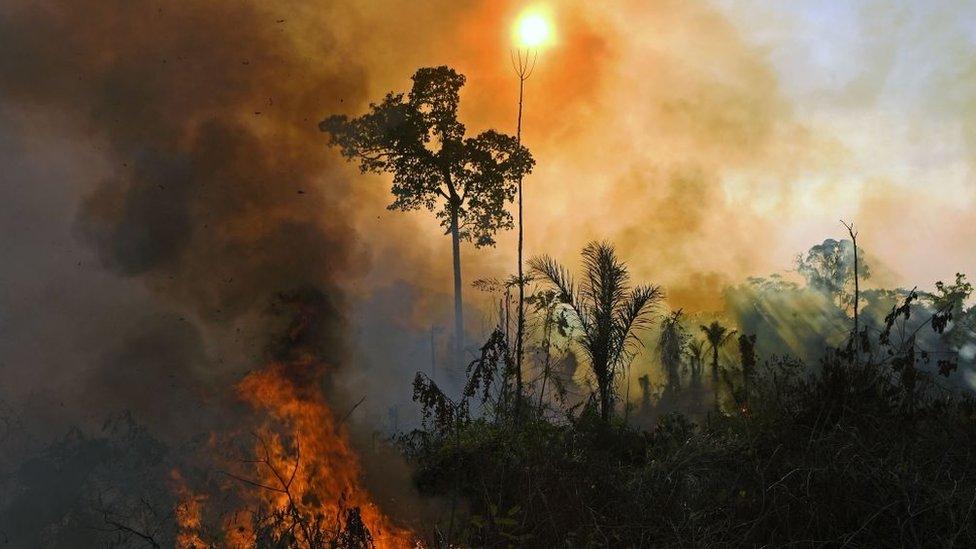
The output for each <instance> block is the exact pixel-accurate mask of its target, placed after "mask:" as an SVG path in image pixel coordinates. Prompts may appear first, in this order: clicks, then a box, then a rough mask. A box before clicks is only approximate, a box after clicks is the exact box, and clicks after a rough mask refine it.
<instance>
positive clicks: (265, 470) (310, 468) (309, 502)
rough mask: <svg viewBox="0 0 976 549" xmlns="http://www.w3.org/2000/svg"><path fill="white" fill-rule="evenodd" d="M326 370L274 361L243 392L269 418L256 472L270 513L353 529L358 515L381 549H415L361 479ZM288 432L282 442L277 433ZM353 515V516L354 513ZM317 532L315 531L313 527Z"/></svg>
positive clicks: (259, 441) (246, 381)
mask: <svg viewBox="0 0 976 549" xmlns="http://www.w3.org/2000/svg"><path fill="white" fill-rule="evenodd" d="M322 369H323V365H322V364H320V363H317V362H315V361H314V359H311V358H306V359H302V360H299V361H298V362H291V363H281V362H275V363H271V364H269V365H268V366H266V367H265V368H263V369H262V370H259V371H255V372H252V373H251V374H249V375H248V376H247V377H245V378H244V380H242V381H241V382H240V383H239V384H238V386H237V392H238V395H239V396H240V397H241V398H242V399H243V400H245V401H246V402H248V403H249V404H251V405H252V406H253V407H254V408H255V409H257V410H261V411H264V412H265V413H267V414H268V416H269V419H270V421H269V424H268V425H265V426H264V427H262V428H261V429H259V431H258V432H257V436H256V439H257V441H256V442H255V447H254V454H255V456H256V460H257V461H258V462H259V463H258V465H261V467H258V468H257V469H256V471H255V472H256V473H259V474H262V476H261V477H260V480H259V481H258V482H259V483H260V484H261V485H263V486H266V487H268V488H271V489H268V488H265V489H264V496H265V498H266V502H267V503H268V504H270V505H271V507H272V508H276V509H279V510H280V509H284V510H286V512H295V513H297V514H298V515H301V516H304V517H311V518H313V520H321V521H323V524H325V525H326V526H325V527H326V528H327V529H330V530H333V531H334V530H335V529H336V528H338V527H346V528H349V527H350V524H349V522H350V521H355V520H356V517H355V514H354V512H353V510H354V509H358V510H359V517H361V519H362V523H363V524H364V525H365V526H366V528H367V529H368V531H369V533H370V535H371V536H372V540H373V542H374V543H375V545H376V547H410V546H412V543H411V541H410V532H409V531H407V530H405V529H403V528H400V527H398V526H396V525H395V524H394V523H393V522H392V521H391V520H390V519H389V518H387V517H386V516H385V515H383V513H382V512H381V511H380V509H379V507H378V506H377V505H376V504H375V502H373V500H372V498H371V497H370V495H369V494H368V493H367V491H366V490H365V489H364V488H363V486H362V483H361V480H360V474H361V469H360V464H359V459H358V457H357V456H356V454H355V452H354V451H353V449H352V448H351V446H350V444H349V439H348V437H347V435H346V433H345V431H344V430H343V429H342V426H341V425H338V424H337V422H336V418H335V416H334V415H333V413H332V410H331V409H330V408H329V406H328V405H327V404H326V402H325V399H324V397H323V395H322V392H321V390H320V388H319V385H318V383H316V382H315V380H316V379H317V378H318V377H319V374H320V373H321V371H322ZM273 423H277V424H280V425H284V426H286V428H287V429H288V433H287V436H288V437H289V438H291V439H292V441H291V442H290V443H289V441H286V440H283V437H282V436H281V435H280V434H278V432H277V431H275V430H274V429H273V427H272V424H273ZM350 513H353V514H350ZM308 527H309V528H311V525H309V526H308Z"/></svg>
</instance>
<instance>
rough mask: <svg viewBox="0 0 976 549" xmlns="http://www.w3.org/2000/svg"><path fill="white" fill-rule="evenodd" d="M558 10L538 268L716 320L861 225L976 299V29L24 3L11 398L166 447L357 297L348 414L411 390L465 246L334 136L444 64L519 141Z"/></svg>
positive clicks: (539, 138) (964, 16)
mask: <svg viewBox="0 0 976 549" xmlns="http://www.w3.org/2000/svg"><path fill="white" fill-rule="evenodd" d="M538 6H542V7H543V8H545V10H546V11H547V12H548V13H549V14H550V15H551V17H552V22H553V25H554V29H555V36H556V40H555V42H554V43H553V44H552V45H551V46H550V47H548V48H546V49H544V50H542V51H540V53H539V58H538V65H537V68H536V71H535V72H534V73H533V75H532V77H531V78H530V80H529V81H528V82H527V83H526V88H525V93H526V96H525V118H524V125H523V142H524V143H525V144H526V145H527V146H528V147H529V148H530V150H531V151H532V152H533V154H534V156H535V159H536V161H537V165H536V168H535V171H534V173H533V174H532V175H531V176H529V177H528V178H527V179H526V181H525V200H526V227H525V228H526V255H528V256H532V255H536V254H541V253H548V254H552V255H553V256H555V257H556V258H557V259H559V260H560V261H563V262H566V263H567V264H570V265H575V264H576V263H577V262H578V253H579V250H580V249H581V248H582V247H583V246H584V245H585V244H586V243H587V242H588V241H590V240H604V239H605V240H609V241H611V242H613V243H614V244H615V245H616V246H617V248H618V251H619V252H620V255H621V256H622V258H623V259H625V260H626V261H628V262H629V264H630V265H631V267H632V272H633V275H634V278H635V280H636V281H640V282H652V283H657V284H661V285H663V286H664V288H665V290H666V292H667V295H668V305H669V306H671V307H673V308H678V307H684V308H685V309H686V310H688V311H697V312H707V313H711V312H720V311H721V310H722V309H723V307H724V303H723V301H722V290H723V288H725V287H726V286H729V285H734V284H738V283H740V282H741V281H743V280H744V279H745V278H746V277H748V276H761V275H767V274H769V273H773V272H780V271H784V270H788V269H790V268H791V266H792V261H793V258H794V257H795V255H796V254H798V253H800V252H802V251H804V250H806V249H807V248H809V247H810V246H812V245H814V244H816V243H819V242H821V241H822V240H824V239H825V238H839V237H842V236H844V229H843V227H842V226H841V224H840V220H841V219H844V220H847V221H854V222H855V223H856V224H857V226H858V228H859V230H860V240H859V241H860V244H861V246H862V247H863V248H865V249H866V250H867V252H868V254H869V259H870V260H871V262H872V264H873V272H874V273H875V275H874V277H873V279H872V281H871V283H872V284H877V285H885V286H895V285H900V286H908V287H911V286H915V285H918V286H919V287H920V288H930V287H931V286H932V285H933V284H934V282H935V281H936V280H939V279H943V280H945V279H950V278H951V277H952V276H953V274H954V273H955V272H957V271H961V272H966V273H970V274H972V273H976V254H973V253H972V250H973V242H974V240H976V187H974V184H976V181H974V165H976V126H974V124H976V118H974V114H976V112H974V106H976V62H974V60H976V5H973V3H972V2H966V1H962V0H959V1H956V2H950V1H931V2H908V1H904V2H869V1H862V2H840V1H835V2H826V1H816V2H815V1H793V2H759V1H751V0H740V1H731V0H714V1H713V2H705V1H701V2H689V1H683V0H654V1H637V0H632V1H631V0H626V1H619V2H613V3H607V2H590V1H583V0H566V1H561V2H557V1H549V2H546V1H543V2H515V1H487V0H486V1H480V2H478V1H473V2H456V1H453V0H440V1H434V2H425V3H416V2H399V1H396V2H394V1H389V2H387V1H376V2H359V3H344V4H328V5H323V4H322V3H321V2H310V1H306V0H288V1H282V2H275V3H260V2H250V3H241V2H237V1H236V0H234V1H226V2H213V3H208V4H200V3H197V2H192V1H177V2H172V3H168V4H166V5H157V4H155V3H153V2H149V1H141V0H140V1H121V0H117V1H113V2H84V1H78V2H58V1H53V0H48V1H44V2H26V1H24V2H21V1H14V2H5V3H3V5H2V6H0V121H2V123H0V223H2V227H3V234H2V235H0V250H2V257H3V258H4V260H3V261H0V281H2V285H0V387H2V388H4V390H6V391H7V392H8V393H9V392H11V391H13V392H16V393H18V394H17V395H16V398H18V399H30V398H37V399H40V400H39V402H47V399H53V401H54V402H55V404H56V406H55V407H53V408H52V407H50V406H39V408H42V409H46V410H48V412H47V413H49V414H50V415H57V414H58V410H59V409H60V406H65V407H66V408H67V409H70V410H72V414H74V415H75V416H78V415H83V416H85V417H90V418H91V419H92V421H95V420H96V419H97V417H98V416H99V414H101V413H103V411H104V408H103V407H98V406H92V402H91V400H92V397H91V395H93V394H94V395H99V397H98V398H99V399H100V398H102V397H103V396H104V397H105V398H108V396H109V395H111V396H112V398H114V399H116V401H113V402H111V403H109V404H105V407H111V406H114V405H122V406H131V407H136V408H139V407H142V408H144V409H145V410H147V412H146V413H147V415H148V416H151V417H156V416H158V414H155V415H154V413H155V412H158V410H165V409H172V406H171V405H170V403H168V402H167V401H159V402H157V401H154V400H153V399H148V398H146V396H147V395H151V394H153V391H154V389H155V388H156V387H158V386H164V385H163V384H175V383H177V381H180V383H181V384H179V387H176V386H175V385H174V386H173V387H174V389H173V390H174V392H178V393H180V394H185V393H193V394H196V393H195V391H197V390H198V388H197V387H195V386H194V383H193V382H192V380H203V381H202V382H205V383H213V384H219V383H221V382H226V379H225V377H224V376H227V377H231V378H233V376H235V375H239V374H240V373H241V372H243V371H246V370H247V369H248V368H250V367H252V366H253V364H254V361H256V360H259V358H258V357H259V356H260V353H261V346H262V341H263V339H262V333H263V332H264V330H265V328H266V326H265V324H264V323H263V322H262V321H260V320H259V319H260V318H262V315H263V314H264V311H265V310H266V309H267V304H268V302H269V301H270V300H271V299H272V298H273V296H275V295H276V294H277V293H278V292H280V291H282V290H285V289H287V287H290V286H294V285H302V284H313V285H317V286H322V287H324V288H326V289H327V290H328V291H329V292H330V293H331V294H334V295H337V296H341V299H340V301H341V302H342V309H343V310H345V311H346V319H345V320H344V322H347V323H348V325H345V326H344V327H343V329H344V330H346V332H347V333H348V334H349V336H350V337H349V340H350V347H352V351H351V353H352V355H353V358H350V359H349V362H353V363H356V365H357V366H358V367H356V368H345V369H344V370H343V371H344V372H347V376H348V377H349V379H348V380H347V383H348V386H349V387H355V388H356V389H355V390H356V391H357V394H356V395H355V396H356V397H358V396H359V393H358V391H359V390H360V389H362V390H364V391H366V392H370V391H373V392H381V391H383V390H384V387H385V385H384V384H385V383H386V382H387V380H388V378H387V376H377V375H375V373H376V372H385V373H389V374H390V375H395V377H396V380H397V383H401V382H403V383H408V382H409V379H410V377H412V375H413V372H414V371H415V370H416V369H418V367H419V366H420V365H422V364H426V363H427V362H428V361H429V355H428V354H427V353H428V349H426V347H425V346H424V340H423V339H419V336H418V334H423V333H427V331H428V330H429V329H430V327H431V326H432V325H433V326H435V327H436V326H437V325H442V326H444V325H447V324H448V322H449V318H450V316H449V315H450V307H451V299H450V298H451V296H450V291H451V270H450V265H451V263H450V240H449V239H448V238H446V237H445V236H444V235H443V232H442V230H441V229H440V228H439V227H438V225H437V223H436V222H434V220H433V219H432V216H431V215H430V214H428V213H427V212H411V213H405V214H404V213H399V212H391V211H387V210H386V209H385V207H386V205H387V204H388V203H389V202H390V201H391V197H390V195H389V179H388V178H387V177H384V176H378V175H368V176H364V175H362V174H360V173H359V171H358V170H357V169H356V167H355V166H353V165H350V164H348V163H346V162H344V161H343V160H342V159H341V158H340V157H339V155H338V153H337V152H336V151H335V150H332V149H329V148H328V147H327V143H326V138H325V136H323V135H322V134H321V133H320V132H318V130H317V129H316V126H317V123H318V122H319V121H320V120H322V119H323V118H325V117H326V116H329V115H331V114H336V113H339V114H349V115H357V114H361V113H362V112H364V111H365V110H366V109H367V108H368V104H369V102H370V101H378V100H379V99H381V98H382V97H383V95H384V94H385V93H387V92H389V91H406V90H407V89H408V87H409V84H410V80H409V79H410V76H411V74H412V73H413V72H414V70H416V69H417V68H419V67H423V66H434V65H441V64H448V65H450V66H452V67H454V68H455V69H457V70H458V71H459V72H461V73H463V74H465V75H466V76H467V84H466V86H465V88H464V90H463V91H462V111H461V116H462V119H463V121H464V122H465V123H466V124H467V127H468V130H469V132H471V133H474V132H478V131H481V130H483V129H486V128H496V129H498V130H500V131H503V132H509V133H514V130H515V115H516V99H517V89H518V88H517V81H516V79H515V76H514V75H513V73H512V70H511V66H510V65H509V52H510V48H511V42H510V35H511V33H510V29H511V26H512V24H513V22H514V21H515V19H516V17H517V16H518V14H519V13H520V12H521V11H522V10H524V9H527V8H533V7H538ZM514 244H515V243H514V233H513V232H508V233H505V234H502V235H500V236H499V239H498V246H497V247H495V248H491V249H475V248H473V247H472V246H470V245H465V246H464V247H463V250H462V259H463V269H464V273H463V274H464V279H465V283H466V286H465V288H466V289H465V297H466V303H467V306H468V308H469V309H468V312H467V314H468V325H469V326H471V327H472V330H474V331H476V332H477V331H480V330H484V329H487V328H488V327H489V325H490V320H489V316H490V314H491V313H490V311H493V310H494V309H493V308H492V306H491V299H490V298H489V297H488V296H486V295H483V294H481V293H479V292H478V291H477V290H475V289H473V288H471V287H470V286H468V283H470V282H471V281H473V280H475V279H477V278H483V277H491V276H495V277H502V276H505V275H507V274H509V273H511V272H513V271H514V270H515V253H514V250H515V245H514ZM477 335H478V334H472V337H474V338H476V337H477ZM120 364H125V365H126V366H127V367H126V368H125V369H122V370H120V369H119V365H120ZM173 365H178V366H179V368H177V369H176V370H175V373H174V370H173ZM119 371H124V372H127V373H126V374H125V375H124V376H121V377H119V376H117V375H116V373H117V372H119ZM174 379H175V380H177V381H174ZM188 379H189V380H191V382H188V381H186V380H188ZM79 384H81V386H82V387H84V388H85V390H81V391H79V390H78V387H79ZM120 387H130V388H132V390H121V389H120ZM96 388H97V390H96ZM40 394H47V395H48V396H47V397H43V398H42V397H38V396H37V395H40ZM51 395H53V396H51ZM120 395H121V396H120ZM0 396H5V398H12V397H11V395H9V394H7V395H0ZM408 396H409V395H407V396H405V397H404V398H407V397H408ZM350 398H353V397H350ZM370 402H372V401H370Z"/></svg>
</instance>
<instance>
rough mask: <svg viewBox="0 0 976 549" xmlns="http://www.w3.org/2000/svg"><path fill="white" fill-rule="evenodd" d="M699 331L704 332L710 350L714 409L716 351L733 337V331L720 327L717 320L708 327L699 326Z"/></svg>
mask: <svg viewBox="0 0 976 549" xmlns="http://www.w3.org/2000/svg"><path fill="white" fill-rule="evenodd" d="M701 331H703V332H705V339H706V340H708V345H709V346H710V347H711V348H712V391H714V392H715V407H716V408H717V407H718V350H719V349H720V348H721V347H722V345H725V343H726V342H727V341H728V340H729V339H731V338H732V336H734V335H735V333H736V331H735V330H731V331H730V330H729V329H728V328H726V327H725V326H722V325H721V324H720V323H719V322H718V321H717V320H713V321H712V323H711V324H709V325H708V326H704V325H703V326H701Z"/></svg>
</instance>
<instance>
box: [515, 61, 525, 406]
mask: <svg viewBox="0 0 976 549" xmlns="http://www.w3.org/2000/svg"><path fill="white" fill-rule="evenodd" d="M524 88H525V78H524V77H521V76H520V77H519V106H518V128H517V129H516V131H515V136H516V137H515V138H516V140H517V141H518V144H519V145H521V144H522V96H523V90H524ZM522 230H523V228H522V178H521V177H520V178H519V180H518V286H519V300H518V321H517V322H518V323H517V325H516V328H515V376H516V377H515V386H516V400H515V405H516V406H520V405H521V402H522V339H523V337H524V333H525V275H524V274H523V271H522Z"/></svg>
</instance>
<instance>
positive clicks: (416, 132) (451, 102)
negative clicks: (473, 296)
mask: <svg viewBox="0 0 976 549" xmlns="http://www.w3.org/2000/svg"><path fill="white" fill-rule="evenodd" d="M464 80H465V79H464V75H461V74H459V73H457V72H456V71H454V69H451V68H449V67H446V66H440V67H431V68H422V69H419V70H418V71H417V72H416V73H415V74H414V75H413V87H412V88H411V90H410V93H409V94H407V95H406V96H405V95H404V94H402V93H392V92H391V93H388V94H387V95H386V97H384V98H383V101H382V102H380V103H379V104H371V105H370V109H369V112H368V113H366V114H364V115H362V116H360V117H358V118H353V119H350V118H348V117H347V116H345V115H335V116H330V117H329V118H327V119H325V120H323V121H322V122H321V123H320V124H319V129H320V130H322V131H323V132H326V133H328V134H329V135H330V137H331V140H330V144H331V145H334V146H337V147H339V149H340V151H341V153H342V155H343V156H345V157H346V158H348V159H350V160H358V161H359V168H360V170H361V171H362V172H363V173H367V172H373V173H384V172H385V173H392V174H393V186H392V188H391V191H392V193H393V196H394V200H393V202H392V203H391V204H390V205H389V209H390V210H400V211H409V210H417V209H421V208H423V209H426V210H428V211H432V212H433V211H436V214H437V218H438V219H440V222H441V226H443V227H444V228H445V230H446V232H447V233H448V234H450V235H451V252H452V257H453V268H454V340H455V346H456V352H457V355H458V356H460V349H461V347H462V345H463V341H464V317H463V311H462V298H461V250H460V246H461V241H462V240H464V241H471V242H474V245H475V246H476V247H481V246H493V245H494V244H495V238H494V237H495V234H496V233H497V232H498V231H499V230H500V229H510V228H512V226H513V220H512V215H511V214H510V213H508V211H506V210H505V203H506V202H511V201H512V200H513V199H514V197H515V194H516V191H517V190H518V181H520V180H521V179H522V177H523V176H525V174H527V173H529V172H530V171H531V170H532V166H533V165H534V160H533V159H532V155H531V153H529V150H528V149H526V148H525V147H523V146H522V145H520V144H519V143H518V140H517V139H516V138H514V137H512V136H509V135H505V134H502V133H499V132H496V131H494V130H487V131H485V132H482V133H481V134H479V135H477V136H475V137H465V128H464V124H462V123H461V122H459V121H458V118H457V114H458V105H459V103H460V90H461V87H462V86H464Z"/></svg>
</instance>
